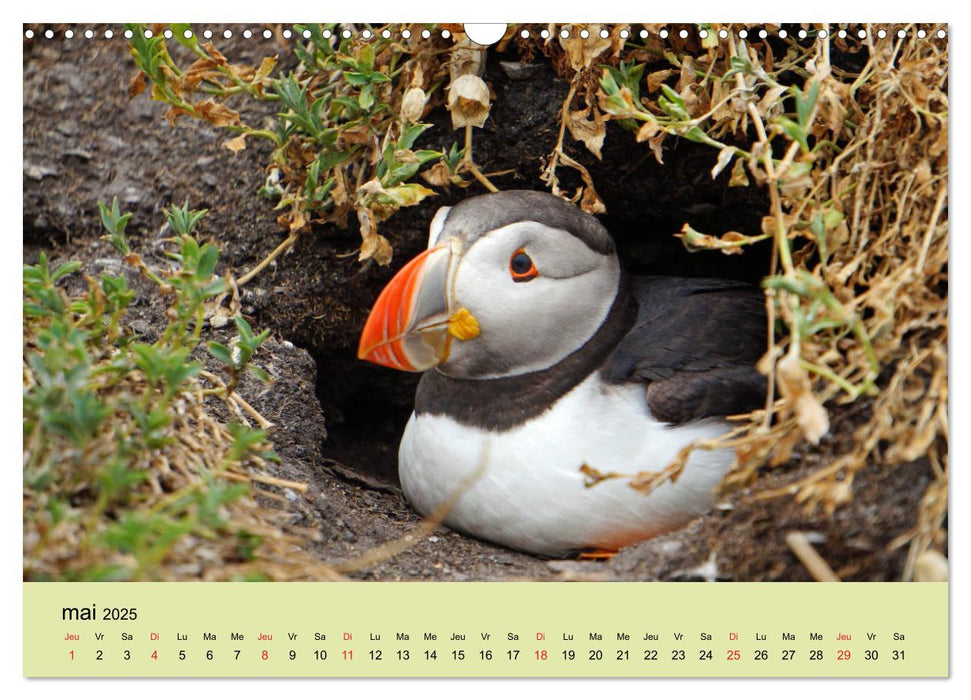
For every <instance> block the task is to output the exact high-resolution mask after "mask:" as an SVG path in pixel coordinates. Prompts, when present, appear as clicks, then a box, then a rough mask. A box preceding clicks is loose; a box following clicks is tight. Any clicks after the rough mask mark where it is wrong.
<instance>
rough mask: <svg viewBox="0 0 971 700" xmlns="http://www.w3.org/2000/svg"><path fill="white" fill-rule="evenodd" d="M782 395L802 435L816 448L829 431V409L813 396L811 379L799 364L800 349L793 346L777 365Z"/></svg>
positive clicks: (777, 376) (777, 378)
mask: <svg viewBox="0 0 971 700" xmlns="http://www.w3.org/2000/svg"><path fill="white" fill-rule="evenodd" d="M776 380H777V382H778V385H779V393H781V394H782V396H783V398H785V399H786V401H788V402H789V405H790V407H791V408H792V411H793V413H795V415H796V422H798V423H799V427H800V428H801V429H802V434H803V435H804V436H805V437H806V439H807V440H809V442H811V443H813V444H814V445H816V444H818V443H819V439H820V438H821V437H822V436H823V435H825V434H826V432H827V431H828V430H829V416H828V414H827V413H826V409H825V408H823V405H822V404H821V403H819V400H818V399H817V398H816V396H815V394H813V387H812V382H810V381H809V375H808V374H807V373H806V370H805V369H803V367H802V365H801V364H800V363H799V349H798V347H797V346H795V345H793V346H792V347H791V348H790V350H789V352H788V353H786V356H785V357H783V358H782V359H781V360H779V363H778V364H777V365H776Z"/></svg>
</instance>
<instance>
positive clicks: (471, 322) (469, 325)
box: [448, 307, 479, 340]
mask: <svg viewBox="0 0 971 700" xmlns="http://www.w3.org/2000/svg"><path fill="white" fill-rule="evenodd" d="M448 332H449V335H451V336H452V337H453V338H458V339H459V340H472V339H473V338H477V337H478V335H479V322H478V321H477V320H476V319H475V316H473V315H472V313H471V312H470V311H469V310H468V309H466V308H465V307H462V308H461V309H459V310H458V311H456V312H455V313H454V314H452V316H451V318H449V319H448Z"/></svg>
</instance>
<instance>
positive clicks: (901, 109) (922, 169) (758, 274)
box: [22, 7, 950, 678]
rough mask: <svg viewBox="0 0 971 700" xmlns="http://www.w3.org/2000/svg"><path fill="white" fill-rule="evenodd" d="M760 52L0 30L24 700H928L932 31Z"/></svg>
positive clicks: (701, 32)
mask: <svg viewBox="0 0 971 700" xmlns="http://www.w3.org/2000/svg"><path fill="white" fill-rule="evenodd" d="M345 9H346V8H345ZM361 10H362V12H361V19H373V17H369V16H367V15H370V14H373V13H368V12H365V11H364V8H361ZM130 14H131V15H132V17H133V18H134V19H138V18H139V16H141V15H144V14H145V13H144V12H143V11H142V10H135V11H132V12H131V13H130ZM265 14H266V15H267V16H268V17H269V16H270V15H271V14H272V10H271V9H267V10H266V11H265ZM324 14H326V13H324ZM345 14H346V13H345ZM461 14H462V13H461V12H455V11H449V12H444V11H443V12H442V13H441V16H440V17H438V18H439V19H452V18H455V17H460V16H461ZM560 14H562V13H560ZM634 14H641V15H643V14H644V13H634ZM646 14H647V15H648V18H649V15H650V14H651V13H650V12H647V13H646ZM716 14H717V13H716ZM799 14H800V9H799V8H796V7H790V8H788V9H786V10H785V11H784V12H775V13H773V18H775V16H776V15H779V18H781V19H788V20H792V21H789V22H782V23H775V24H769V23H700V22H688V23H676V22H668V23H651V22H644V23H638V22H620V21H611V22H607V21H605V22H602V23H594V22H587V23H564V22H534V23H511V22H510V23H504V24H462V23H449V22H442V23H426V22H391V23H380V22H378V23H367V22H343V23H330V24H328V23H301V22H251V23H242V22H229V23H205V22H203V23H181V24H180V23H155V24H152V23H124V22H118V23H56V22H48V23H30V22H28V23H24V24H23V25H22V43H23V261H22V264H23V268H22V269H23V272H22V287H23V314H22V319H23V344H22V347H23V360H22V367H23V370H22V375H23V404H22V405H23V484H22V489H23V501H22V503H23V506H22V507H23V542H22V551H23V566H22V573H23V584H22V588H23V669H22V672H23V675H24V676H26V677H28V678H65V677H66V678H78V677H100V678H118V677H133V678H145V677H152V678H158V677H173V678H185V677H218V678H227V677H274V678H295V677H299V678H335V677H345V678H378V677H394V678H406V677H425V678H443V677H453V678H509V677H522V678H533V677H537V678H538V677H543V678H557V677H598V678H617V677H626V678H651V677H668V678H691V677H722V678H737V677H746V678H768V677H773V678H816V677H820V678H837V677H839V678H915V677H920V678H944V677H948V676H949V673H950V664H949V601H948V578H949V573H948V572H949V537H948V505H949V501H948V496H949V489H948V474H949V459H948V458H949V450H948V431H949V424H948V412H947V407H948V384H949V382H948V379H949V374H948V366H949V365H948V361H949V357H948V272H949V265H948V262H949V253H948V236H949V225H948V205H949V198H948V144H949V141H948V110H949V70H948V69H949V63H948V56H949V52H948V48H949V47H948V42H949V28H948V26H947V25H946V24H935V23H920V22H916V23H910V22H898V23H890V22H849V23H816V22H807V21H799V20H800V19H802V18H800V17H799V16H798V15H799ZM918 14H919V13H918ZM318 15H320V13H319V12H315V13H311V14H310V15H308V18H314V17H315V16H318ZM426 15H428V13H427V12H425V13H422V15H421V17H420V18H421V19H428V18H429V17H427V16H426ZM610 16H611V17H615V16H616V12H613V13H610ZM416 17H417V15H416ZM642 18H643V17H642ZM120 19H126V18H125V17H121V18H120ZM432 19H434V18H432ZM629 19H636V17H633V16H632V17H630V18H629Z"/></svg>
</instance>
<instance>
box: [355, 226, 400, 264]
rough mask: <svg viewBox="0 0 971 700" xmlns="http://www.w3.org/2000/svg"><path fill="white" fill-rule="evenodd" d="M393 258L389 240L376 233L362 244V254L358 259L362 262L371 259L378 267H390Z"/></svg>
mask: <svg viewBox="0 0 971 700" xmlns="http://www.w3.org/2000/svg"><path fill="white" fill-rule="evenodd" d="M391 256H392V250H391V244H390V243H388V239H387V238H385V237H384V236H382V235H381V234H380V233H374V234H371V235H370V236H368V237H367V238H365V239H364V242H363V243H361V254H360V255H358V256H357V259H358V261H360V262H363V261H365V260H368V259H371V260H374V262H376V263H377V264H378V265H388V264H389V263H390V262H391Z"/></svg>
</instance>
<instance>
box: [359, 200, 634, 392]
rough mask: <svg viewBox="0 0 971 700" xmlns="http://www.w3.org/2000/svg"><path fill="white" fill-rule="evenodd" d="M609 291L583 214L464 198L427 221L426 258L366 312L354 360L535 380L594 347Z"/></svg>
mask: <svg viewBox="0 0 971 700" xmlns="http://www.w3.org/2000/svg"><path fill="white" fill-rule="evenodd" d="M619 282H620V266H619V264H618V262H617V256H616V253H615V250H614V244H613V241H612V240H611V238H610V235H609V234H608V233H607V231H606V230H605V229H604V227H603V226H601V225H600V223H599V222H598V221H597V220H596V219H595V218H594V217H592V216H590V215H589V214H585V213H584V212H582V211H580V210H579V209H577V208H576V207H574V206H572V205H570V204H569V203H567V202H564V201H563V200H561V199H559V198H557V197H554V196H553V195H550V194H546V193H543V192H530V191H509V192H497V193H495V194H487V195H482V196H479V197H472V198H470V199H467V200H465V201H463V202H461V203H460V204H457V205H455V206H454V207H445V208H442V209H440V210H439V211H438V213H437V214H436V215H435V218H434V219H433V220H432V223H431V227H430V232H429V239H428V249H427V250H426V251H424V252H423V253H421V254H420V255H419V256H418V257H416V258H415V259H414V260H412V261H410V262H409V263H408V264H407V265H405V266H404V267H403V268H402V269H401V270H400V271H399V272H398V274H397V275H396V276H395V277H394V278H393V279H392V280H391V282H389V283H388V286H387V287H386V288H385V289H384V291H382V292H381V295H380V296H379V297H378V300H377V301H376V302H375V304H374V308H373V309H372V310H371V315H370V317H369V318H368V320H367V323H366V324H365V326H364V332H363V333H362V335H361V343H360V347H359V349H358V357H360V358H361V359H364V360H369V361H371V362H375V363H377V364H381V365H385V366H387V367H394V368H395V369H402V370H408V371H416V372H422V371H425V370H427V369H431V368H432V367H438V369H439V371H441V372H444V373H445V374H447V375H449V376H453V377H466V378H488V377H497V376H509V375H515V374H523V373H526V372H532V371H536V370H540V369H545V368H547V367H550V366H552V365H554V364H556V363H557V362H559V361H560V360H562V359H563V358H564V357H566V356H567V355H569V354H570V353H572V352H574V351H575V350H576V349H577V348H579V347H581V346H582V345H583V344H584V343H585V342H586V341H587V340H589V339H590V338H591V337H592V336H593V334H594V333H595V332H596V330H597V329H598V328H599V327H600V324H601V323H602V322H603V320H604V318H606V316H607V314H608V312H609V311H610V308H611V305H612V304H613V301H614V298H615V297H616V295H617V288H618V285H619Z"/></svg>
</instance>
